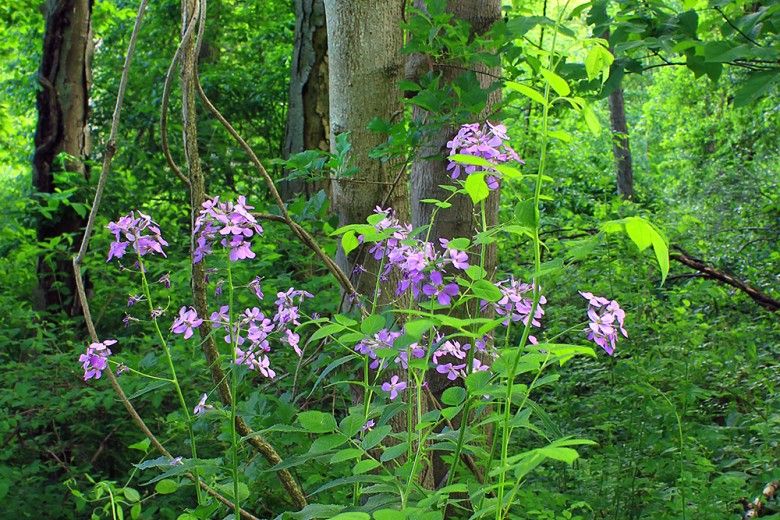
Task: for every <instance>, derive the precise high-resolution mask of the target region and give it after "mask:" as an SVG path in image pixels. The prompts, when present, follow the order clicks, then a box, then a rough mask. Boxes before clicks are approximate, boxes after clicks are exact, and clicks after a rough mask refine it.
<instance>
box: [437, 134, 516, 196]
mask: <svg viewBox="0 0 780 520" xmlns="http://www.w3.org/2000/svg"><path fill="white" fill-rule="evenodd" d="M508 141H509V136H508V135H507V133H506V126H504V125H501V124H498V125H493V124H491V123H490V122H489V121H488V122H486V123H485V125H482V126H480V124H479V123H471V124H467V125H463V126H461V127H460V130H458V133H457V134H456V135H455V137H453V138H452V140H451V141H449V142H448V143H447V148H449V149H450V155H456V154H462V155H472V156H474V157H481V158H482V159H485V160H486V161H488V162H490V163H492V164H495V165H499V164H503V163H505V162H508V161H516V162H519V163H521V164H522V162H523V161H522V160H521V159H520V156H518V155H517V152H515V151H514V150H513V149H512V147H511V146H509V144H508ZM447 170H448V171H450V172H451V173H450V177H452V178H453V179H457V178H458V177H460V175H461V173H463V172H464V171H465V173H466V175H471V174H472V173H475V172H477V171H484V168H483V167H482V166H475V165H472V164H467V165H462V164H459V163H457V162H455V161H450V164H449V165H448V166H447ZM486 182H487V185H488V188H490V189H491V190H495V189H497V188H498V185H499V182H498V178H497V177H496V176H495V175H489V176H488V177H487V179H486Z"/></svg>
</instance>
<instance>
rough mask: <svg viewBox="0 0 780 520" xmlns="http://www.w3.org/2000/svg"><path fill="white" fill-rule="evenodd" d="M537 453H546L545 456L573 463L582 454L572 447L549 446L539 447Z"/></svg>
mask: <svg viewBox="0 0 780 520" xmlns="http://www.w3.org/2000/svg"><path fill="white" fill-rule="evenodd" d="M537 453H539V454H540V455H544V456H545V457H547V458H549V459H553V460H560V461H562V462H565V463H567V464H571V463H572V462H574V461H575V460H577V458H578V457H579V456H580V455H579V453H577V450H573V449H571V448H562V447H553V446H547V447H546V448H539V449H538V450H537Z"/></svg>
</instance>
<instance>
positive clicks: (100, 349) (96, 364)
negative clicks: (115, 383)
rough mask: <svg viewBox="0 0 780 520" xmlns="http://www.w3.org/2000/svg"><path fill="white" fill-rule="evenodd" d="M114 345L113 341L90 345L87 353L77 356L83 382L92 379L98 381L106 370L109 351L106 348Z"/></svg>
mask: <svg viewBox="0 0 780 520" xmlns="http://www.w3.org/2000/svg"><path fill="white" fill-rule="evenodd" d="M115 343H116V340H115V339H106V340H103V341H102V342H99V343H90V344H89V346H88V347H87V351H86V352H85V353H84V354H82V355H81V356H79V363H81V367H82V368H83V369H84V381H89V380H90V379H92V378H95V379H100V377H101V376H102V375H103V371H104V370H105V369H106V368H108V358H109V356H111V349H109V348H108V347H109V346H110V345H113V344H115Z"/></svg>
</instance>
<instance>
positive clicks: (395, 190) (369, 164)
mask: <svg viewBox="0 0 780 520" xmlns="http://www.w3.org/2000/svg"><path fill="white" fill-rule="evenodd" d="M325 11H326V18H327V25H328V62H329V68H330V72H329V78H330V85H329V90H330V136H331V148H333V147H334V144H335V140H336V136H337V135H339V134H342V133H344V132H349V140H350V143H351V144H352V151H351V153H350V165H351V166H353V167H355V168H356V169H357V173H356V174H355V175H353V176H351V177H347V178H340V179H335V180H334V181H333V182H332V183H331V203H332V207H333V208H334V211H336V213H337V214H338V217H339V225H345V224H351V223H364V222H365V220H366V217H368V215H370V214H371V213H372V211H373V210H374V208H375V207H376V206H378V205H382V204H384V205H385V207H386V206H391V207H392V208H393V209H394V210H395V211H396V214H397V216H398V218H399V219H401V220H402V221H408V219H409V217H408V214H409V201H408V193H409V192H408V188H407V184H406V179H405V177H404V175H403V172H402V171H401V170H400V169H401V167H402V165H401V164H399V163H397V162H393V161H380V160H378V159H372V158H370V157H369V152H370V151H371V150H373V149H374V148H375V147H376V146H378V145H379V144H381V143H382V142H383V141H384V140H385V137H384V136H383V135H382V134H379V133H376V132H371V131H370V130H368V124H369V123H370V122H371V120H373V119H374V118H381V119H384V120H392V119H395V118H397V117H399V116H400V115H401V113H402V106H401V93H400V90H399V88H398V84H399V81H400V79H401V73H402V70H403V58H402V55H401V47H402V45H403V32H402V30H401V21H402V19H401V16H402V13H401V11H402V2H374V1H371V0H325ZM361 253H363V248H358V251H356V252H353V253H352V254H351V255H350V256H351V257H350V258H346V257H345V255H344V253H343V251H342V250H341V249H339V252H338V255H337V259H336V260H337V262H338V264H339V266H340V267H341V268H342V269H343V270H344V272H345V273H347V274H350V273H352V272H353V268H354V266H355V263H356V258H358V255H360V256H359V261H360V263H361V264H362V266H363V267H364V268H365V269H366V270H367V271H368V272H369V273H372V274H371V275H368V274H356V275H355V276H353V280H355V287H356V288H357V290H358V292H359V293H360V294H362V295H367V296H370V295H372V294H373V290H374V284H375V281H376V279H375V278H374V276H373V273H376V272H377V271H378V268H379V266H378V265H377V264H376V262H374V260H373V258H372V257H371V256H370V255H366V254H361ZM383 286H384V289H385V290H383V291H382V295H384V297H381V296H380V300H382V301H387V300H388V299H390V297H392V293H393V290H394V288H395V286H396V284H395V280H392V279H391V280H388V281H387V282H386V283H385V284H383Z"/></svg>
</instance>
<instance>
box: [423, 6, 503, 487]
mask: <svg viewBox="0 0 780 520" xmlns="http://www.w3.org/2000/svg"><path fill="white" fill-rule="evenodd" d="M415 5H416V6H417V7H418V8H420V9H424V7H425V5H424V2H423V0H415ZM447 8H448V10H449V11H450V12H451V13H453V14H454V15H455V17H456V18H459V19H461V20H465V21H466V22H468V23H469V25H470V26H471V31H472V34H480V33H483V32H485V31H486V30H487V29H489V28H490V27H491V26H492V25H493V24H494V23H495V22H496V21H498V20H499V19H500V17H501V2H500V0H450V1H449V2H448V6H447ZM432 66H433V70H434V73H435V74H441V75H442V82H441V83H442V84H446V83H448V82H452V81H453V80H454V79H455V78H456V77H457V76H459V75H460V74H463V73H464V71H463V70H462V69H459V68H455V67H439V66H437V64H435V63H434V64H432ZM474 68H475V70H476V71H477V72H478V74H477V78H478V79H479V82H480V85H481V86H482V88H487V87H488V86H489V85H490V84H491V83H492V82H493V81H495V77H496V76H498V75H499V74H500V72H501V71H500V69H498V68H488V67H474ZM480 72H481V73H480ZM500 99H501V91H500V89H496V90H494V91H493V92H491V93H490V94H489V97H488V101H487V104H486V106H485V108H484V109H483V111H482V113H480V114H475V115H474V121H469V122H484V120H485V118H487V116H488V114H490V112H491V111H492V110H493V108H494V106H495V105H496V104H497V103H498V102H499V101H500ZM429 117H430V116H429V115H428V113H427V112H426V111H425V110H423V109H421V108H418V107H415V109H414V118H415V119H417V120H426V118H429ZM464 122H465V121H464ZM457 131H458V129H457V128H454V127H451V126H444V127H443V128H441V129H438V130H434V131H432V132H430V133H428V134H427V135H426V140H425V142H424V144H423V145H422V146H421V148H420V151H419V154H418V157H417V158H416V159H415V161H414V164H413V166H412V194H411V199H412V225H413V226H414V227H415V228H417V227H419V226H424V225H427V224H428V223H430V220H431V217H432V212H433V209H434V206H433V205H431V204H424V203H422V202H420V201H421V200H423V199H438V200H443V199H444V198H446V197H447V195H448V192H446V191H445V190H442V189H441V188H440V187H439V185H442V184H444V185H447V184H452V180H451V179H450V175H449V172H447V169H446V168H447V164H448V161H447V159H446V157H447V155H448V153H449V150H448V149H447V147H446V145H447V141H449V140H450V139H452V137H453V136H454V135H455V133H456V132H457ZM498 201H499V192H498V190H496V191H494V192H493V193H492V194H491V195H490V197H488V199H487V200H486V201H485V213H486V221H487V225H488V226H493V225H495V224H496V223H497V221H498ZM451 203H452V206H451V207H450V208H448V209H443V210H439V212H438V214H437V216H436V220H435V221H434V222H433V225H432V226H431V229H430V240H431V241H432V242H433V243H434V244H437V243H438V239H439V238H446V239H451V238H455V237H467V238H470V237H472V236H473V235H474V234H475V233H476V232H477V231H479V230H480V229H481V222H480V220H481V219H479V218H476V214H475V207H474V205H473V204H472V202H471V199H469V198H468V197H466V196H460V197H456V198H454V199H452V200H451ZM484 268H485V269H486V270H487V272H488V276H489V277H492V276H493V275H494V273H495V270H496V248H495V247H494V246H490V247H487V248H486V251H485V262H484ZM472 311H474V312H478V309H476V308H474V309H472ZM428 377H429V381H428V383H429V386H430V389H431V392H432V393H433V395H434V396H436V397H437V398H440V397H441V394H442V393H443V392H444V390H446V389H447V388H448V387H450V386H452V385H454V384H457V382H453V381H450V380H449V379H447V378H446V377H445V376H443V375H441V374H439V373H437V372H433V371H430V372H429V376H428ZM454 422H456V423H458V422H459V421H454ZM446 470H447V466H446V465H445V464H443V462H442V461H441V460H440V459H439V457H434V464H433V471H434V479H435V481H436V482H437V483H439V482H441V481H442V479H443V478H444V477H445V475H446V473H445V472H446Z"/></svg>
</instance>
